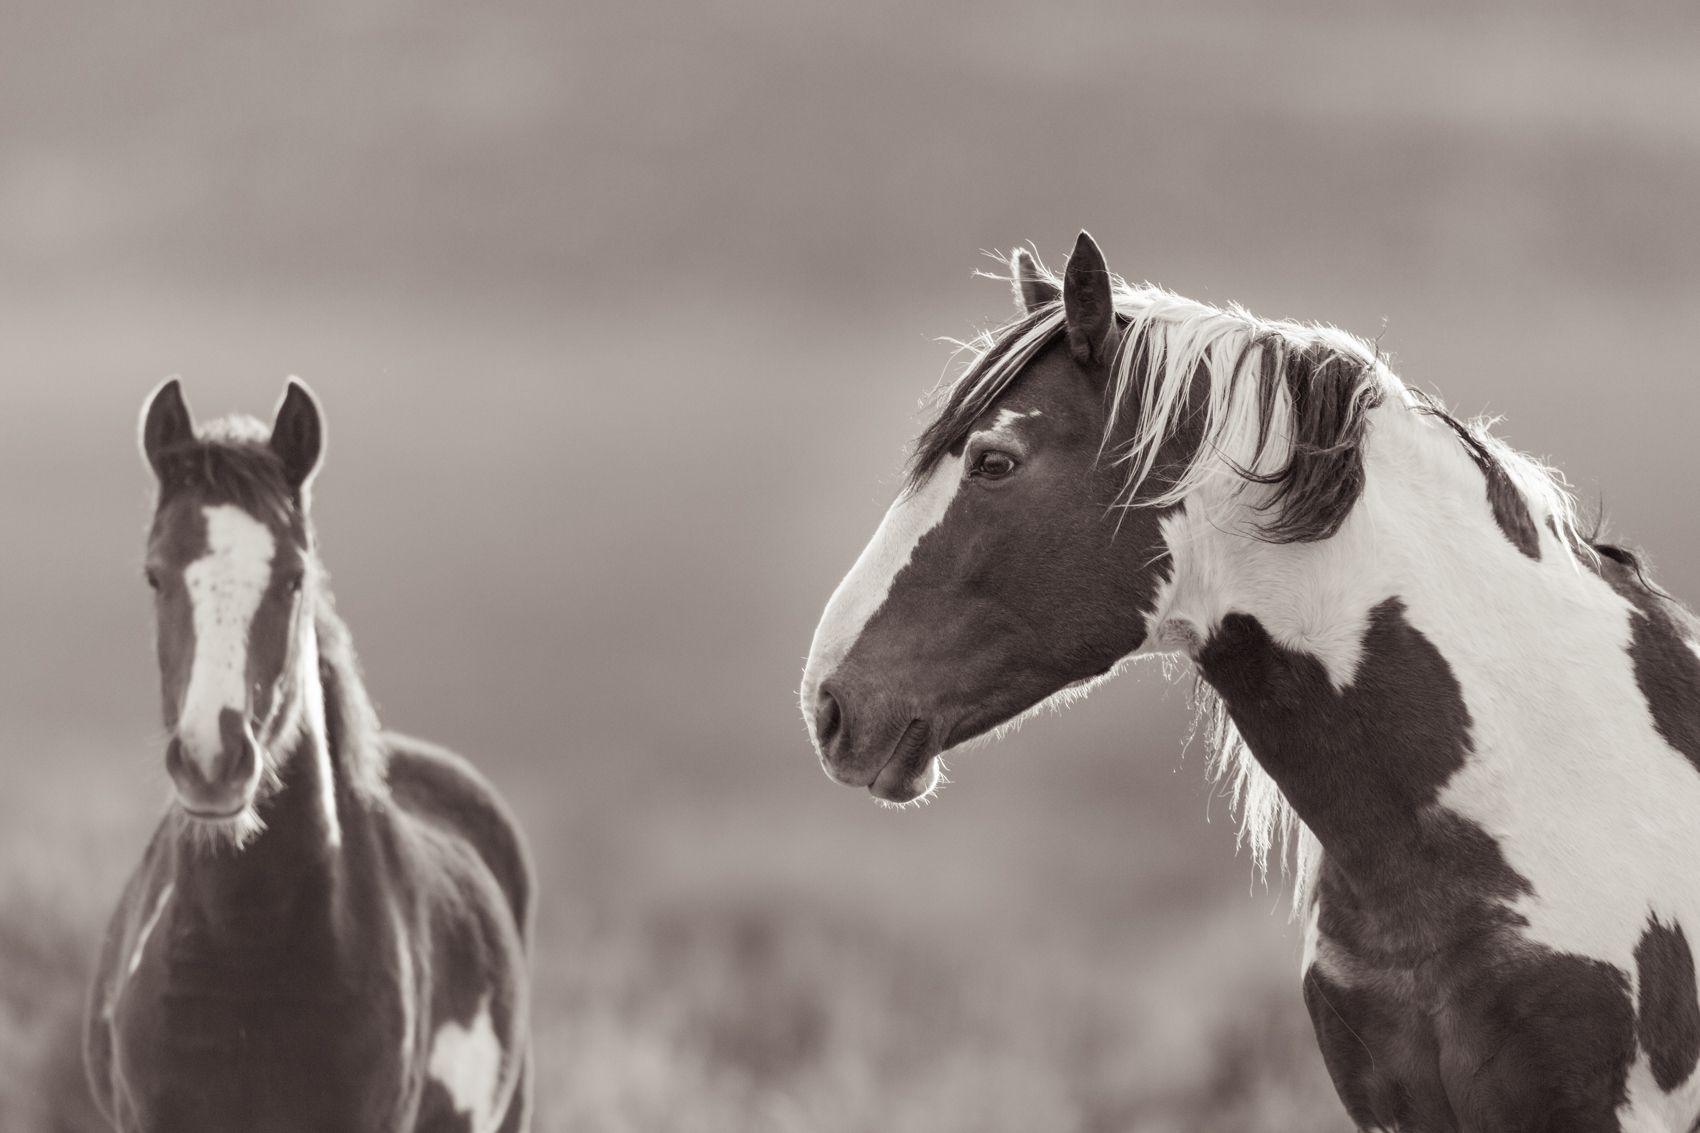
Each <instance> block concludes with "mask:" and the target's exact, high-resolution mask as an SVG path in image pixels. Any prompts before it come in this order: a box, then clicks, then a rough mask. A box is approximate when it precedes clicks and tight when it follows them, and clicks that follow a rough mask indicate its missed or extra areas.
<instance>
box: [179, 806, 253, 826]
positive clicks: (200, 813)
mask: <svg viewBox="0 0 1700 1133" xmlns="http://www.w3.org/2000/svg"><path fill="white" fill-rule="evenodd" d="M247 809H248V808H247V806H246V805H243V806H239V807H237V808H236V809H234V810H224V811H219V810H196V809H195V808H194V807H191V806H186V807H184V808H183V813H184V814H187V815H188V816H189V817H190V818H199V819H201V820H203V821H205V822H221V821H224V820H225V819H230V818H235V817H236V816H237V815H239V814H241V813H242V812H243V811H245V810H247Z"/></svg>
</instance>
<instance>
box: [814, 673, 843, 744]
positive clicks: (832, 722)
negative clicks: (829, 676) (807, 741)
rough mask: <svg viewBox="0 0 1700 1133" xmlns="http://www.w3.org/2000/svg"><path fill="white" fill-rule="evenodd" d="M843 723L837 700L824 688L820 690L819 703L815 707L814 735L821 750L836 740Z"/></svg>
mask: <svg viewBox="0 0 1700 1133" xmlns="http://www.w3.org/2000/svg"><path fill="white" fill-rule="evenodd" d="M843 723H844V713H843V711H842V710H841V709H840V708H839V707H838V698H837V697H835V696H833V695H832V694H831V693H830V692H828V691H826V690H825V689H824V688H823V689H821V691H820V700H819V703H817V704H816V706H815V735H816V737H817V738H818V739H819V740H820V746H821V747H822V748H828V747H831V746H832V741H833V740H835V739H837V738H838V731H839V729H840V728H841V727H842V726H843Z"/></svg>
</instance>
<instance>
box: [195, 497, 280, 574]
mask: <svg viewBox="0 0 1700 1133" xmlns="http://www.w3.org/2000/svg"><path fill="white" fill-rule="evenodd" d="M201 515H202V517H203V519H204V520H205V523H206V528H205V532H206V534H205V545H204V549H203V551H202V553H201V556H200V558H199V559H198V560H197V564H208V565H212V566H215V567H217V568H223V569H224V570H229V571H234V572H240V573H243V574H247V573H249V572H253V571H257V570H258V569H260V568H265V569H266V571H267V573H268V574H269V573H270V568H271V563H272V560H273V559H274V558H275V557H276V556H277V545H278V539H277V533H276V532H275V531H274V530H273V529H272V527H271V525H269V524H267V523H266V522H264V521H263V520H261V519H258V518H256V517H255V516H254V515H253V514H251V513H250V512H248V511H246V510H244V509H242V508H240V507H237V506H236V505H235V504H205V505H203V506H202V507H201Z"/></svg>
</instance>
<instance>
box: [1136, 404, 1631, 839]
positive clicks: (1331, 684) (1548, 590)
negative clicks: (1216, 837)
mask: <svg viewBox="0 0 1700 1133" xmlns="http://www.w3.org/2000/svg"><path fill="white" fill-rule="evenodd" d="M1371 436H1372V439H1371V443H1370V445H1369V446H1368V451H1367V453H1366V468H1365V472H1366V484H1365V490H1364V495H1363V498H1362V499H1361V500H1360V501H1359V503H1358V504H1357V506H1356V507H1355V508H1354V509H1353V512H1352V514H1351V515H1350V516H1349V517H1348V519H1347V520H1346V522H1345V523H1344V525H1343V526H1342V527H1341V528H1340V530H1339V532H1338V533H1337V534H1336V535H1334V536H1333V537H1332V538H1330V539H1327V540H1323V541H1320V542H1315V543H1304V544H1290V545H1276V544H1269V543H1264V542H1259V541H1256V540H1253V539H1248V538H1246V537H1244V535H1243V534H1242V535H1235V534H1232V533H1230V532H1229V531H1225V530H1224V527H1225V526H1227V525H1224V524H1222V523H1221V522H1220V521H1221V518H1222V514H1223V512H1222V510H1221V508H1218V509H1216V510H1214V511H1212V510H1211V509H1208V508H1199V509H1198V510H1197V514H1191V512H1192V509H1190V508H1189V509H1188V511H1187V512H1184V513H1182V514H1181V515H1180V516H1178V517H1176V518H1175V519H1174V520H1173V521H1172V522H1171V523H1170V524H1169V535H1170V545H1171V547H1173V548H1174V549H1175V576H1174V579H1173V581H1172V583H1171V584H1170V586H1169V588H1168V592H1167V593H1166V594H1165V595H1164V597H1163V598H1162V599H1161V600H1160V602H1159V606H1158V610H1157V612H1156V615H1155V617H1154V621H1156V622H1162V621H1166V620H1177V619H1178V620H1180V621H1181V622H1182V623H1183V624H1184V623H1191V624H1190V625H1187V626H1185V631H1184V632H1182V633H1180V634H1179V635H1173V634H1171V635H1170V636H1171V638H1173V637H1175V636H1178V638H1179V639H1181V640H1195V641H1198V642H1200V643H1201V645H1200V647H1199V648H1198V649H1197V651H1196V653H1195V660H1196V661H1197V662H1198V665H1199V669H1200V672H1201V673H1202V675H1203V676H1204V678H1205V679H1206V681H1208V682H1209V683H1210V684H1211V685H1212V686H1213V687H1214V688H1215V689H1216V691H1217V692H1218V693H1219V694H1220V695H1221V696H1222V699H1223V702H1224V705H1225V707H1226V708H1227V710H1228V712H1229V715H1230V716H1231V718H1232V719H1233V721H1234V723H1235V725H1236V726H1237V728H1238V729H1239V731H1240V733H1241V735H1242V737H1243V738H1244V739H1245V741H1246V743H1247V746H1248V747H1249V748H1250V750H1251V752H1252V754H1253V755H1254V756H1255V757H1256V758H1257V760H1258V762H1259V763H1260V764H1261V765H1262V767H1263V769H1264V770H1266V771H1267V772H1268V773H1269V775H1270V776H1271V777H1272V778H1273V779H1274V780H1275V782H1276V784H1277V785H1278V786H1279V787H1280V788H1281V791H1282V794H1283V795H1284V796H1285V798H1286V799H1287V801H1288V802H1289V803H1290V804H1291V805H1292V807H1293V808H1294V810H1295V811H1297V813H1298V815H1299V817H1300V818H1301V819H1303V820H1304V822H1305V823H1306V824H1307V825H1308V826H1309V827H1310V828H1311V830H1312V831H1313V832H1314V833H1315V834H1316V835H1317V837H1318V838H1319V840H1320V841H1321V842H1322V845H1323V848H1324V850H1325V851H1326V852H1327V854H1328V857H1329V858H1330V859H1331V860H1332V861H1334V862H1336V864H1343V865H1344V866H1345V867H1346V868H1348V869H1350V868H1353V866H1354V865H1355V864H1362V865H1365V866H1366V867H1367V866H1372V865H1373V864H1374V863H1376V862H1377V861H1378V860H1381V859H1384V858H1385V857H1386V856H1387V855H1388V853H1389V852H1391V851H1390V847H1396V846H1397V845H1398V844H1399V843H1400V841H1401V840H1402V839H1421V838H1424V837H1426V835H1425V833H1424V830H1425V826H1424V823H1426V822H1428V821H1429V818H1430V817H1432V814H1431V812H1430V810H1425V808H1429V805H1430V804H1433V803H1435V802H1440V803H1442V804H1445V803H1446V802H1447V801H1448V797H1449V796H1448V792H1452V791H1456V790H1460V789H1468V790H1470V791H1471V793H1472V798H1471V810H1472V813H1474V814H1476V815H1477V816H1483V815H1486V816H1489V817H1491V816H1492V814H1494V813H1495V812H1496V811H1503V810H1505V809H1506V808H1510V807H1515V806H1518V805H1520V803H1519V795H1520V794H1521V793H1522V792H1521V791H1520V790H1519V786H1518V784H1519V783H1520V782H1521V781H1522V779H1524V778H1526V777H1527V776H1528V775H1530V774H1535V775H1540V774H1549V775H1550V774H1553V773H1555V772H1556V773H1558V774H1562V771H1561V770H1559V769H1558V767H1557V766H1556V765H1558V764H1562V763H1564V762H1565V761H1567V760H1570V761H1580V760H1583V759H1586V758H1587V757H1588V754H1589V745H1590V744H1592V743H1597V742H1598V740H1599V734H1600V728H1599V716H1600V715H1601V714H1602V713H1605V714H1608V715H1609V713H1610V709H1609V708H1602V706H1601V703H1600V697H1601V694H1600V692H1599V690H1598V689H1597V688H1596V687H1594V686H1593V684H1592V683H1591V682H1592V681H1593V679H1594V677H1595V672H1594V668H1595V667H1594V666H1593V665H1592V662H1593V661H1595V660H1598V659H1599V657H1598V654H1599V653H1601V652H1602V651H1606V650H1610V649H1613V648H1617V649H1618V650H1619V652H1621V644H1622V640H1623V636H1622V634H1623V627H1624V625H1625V624H1626V623H1625V615H1624V604H1623V602H1622V601H1621V599H1619V598H1617V597H1616V595H1615V594H1613V593H1612V591H1611V590H1610V587H1609V586H1607V585H1606V584H1605V583H1603V582H1602V581H1601V580H1600V579H1599V577H1598V576H1597V575H1596V574H1594V572H1592V571H1591V570H1590V569H1589V568H1588V567H1587V566H1585V565H1582V564H1580V563H1578V562H1577V561H1576V560H1575V559H1574V558H1573V557H1572V555H1571V553H1570V550H1569V548H1568V547H1566V546H1565V545H1564V544H1563V543H1562V542H1561V541H1560V538H1559V537H1558V535H1557V534H1555V531H1554V528H1553V527H1552V526H1551V525H1549V524H1548V522H1547V518H1548V517H1547V516H1546V515H1545V514H1543V513H1542V512H1541V511H1539V510H1535V511H1534V512H1533V514H1532V515H1531V516H1530V517H1529V518H1530V519H1531V520H1532V524H1533V526H1534V529H1535V532H1536V534H1537V536H1538V539H1539V548H1538V549H1539V552H1540V557H1539V558H1538V559H1537V558H1534V557H1531V556H1530V555H1529V554H1527V553H1525V552H1524V551H1523V550H1520V549H1519V548H1518V547H1517V546H1516V545H1515V544H1514V542H1513V540H1512V538H1511V537H1509V536H1508V534H1507V531H1506V529H1505V528H1503V527H1502V526H1501V523H1500V521H1499V520H1497V519H1496V517H1495V513H1494V510H1493V509H1492V507H1491V506H1490V504H1489V502H1488V493H1487V484H1486V481H1485V479H1484V475H1483V472H1482V470H1481V469H1480V468H1479V467H1478V466H1477V465H1476V464H1475V462H1474V461H1473V460H1472V459H1471V457H1470V455H1469V453H1468V452H1467V451H1466V450H1465V449H1464V447H1463V446H1462V444H1461V443H1460V442H1459V440H1458V438H1457V436H1456V434H1454V433H1453V432H1451V431H1450V430H1449V429H1448V428H1447V427H1446V426H1445V425H1444V424H1443V423H1441V422H1440V421H1438V420H1436V419H1434V418H1432V417H1429V416H1427V415H1424V414H1421V413H1417V412H1414V411H1413V410H1411V409H1410V408H1409V407H1408V406H1406V405H1404V404H1400V403H1398V402H1390V403H1389V404H1387V405H1384V406H1382V407H1380V408H1379V409H1377V410H1376V411H1375V420H1374V424H1373V431H1372V435H1371ZM1226 506H1228V505H1226V504H1224V505H1223V507H1226ZM1154 628H1157V629H1158V630H1159V636H1162V629H1163V627H1161V626H1155V627H1154ZM1596 750H1597V749H1596ZM1425 816H1426V817H1425Z"/></svg>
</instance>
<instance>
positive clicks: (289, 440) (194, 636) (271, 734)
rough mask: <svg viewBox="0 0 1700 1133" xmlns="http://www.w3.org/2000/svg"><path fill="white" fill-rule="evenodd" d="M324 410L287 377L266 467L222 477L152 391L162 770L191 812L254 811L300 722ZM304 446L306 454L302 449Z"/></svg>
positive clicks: (219, 818) (163, 392)
mask: <svg viewBox="0 0 1700 1133" xmlns="http://www.w3.org/2000/svg"><path fill="white" fill-rule="evenodd" d="M321 435H322V434H321V431H320V429H319V426H318V418H317V409H316V407H314V406H313V404H312V400H311V397H310V396H309V395H307V394H306V392H305V390H304V388H303V387H301V386H299V385H294V384H292V385H291V386H290V393H289V394H288V395H286V397H285V400H284V403H283V405H282V407H281V408H280V410H279V413H278V422H277V425H276V426H275V427H274V429H273V433H272V436H271V438H270V440H266V441H261V440H259V439H257V438H256V440H255V446H256V448H259V447H260V446H261V445H264V446H265V447H268V448H269V449H271V451H272V452H273V453H274V455H275V456H276V461H275V466H274V464H273V463H272V462H270V461H268V462H266V463H265V464H264V465H263V467H264V468H265V470H266V471H267V472H268V473H270V472H271V471H273V470H274V468H275V472H276V476H275V479H273V478H272V477H270V476H269V475H268V476H266V477H263V478H262V479H260V480H256V479H254V478H253V477H252V476H249V477H247V478H244V479H242V480H240V481H237V480H221V477H220V474H219V470H218V469H217V467H216V461H215V460H214V459H213V458H212V457H209V456H208V446H207V445H205V444H204V442H201V441H199V440H198V439H197V438H196V437H195V433H194V427H193V424H192V423H191V420H190V418H189V413H188V409H187V407H186V406H185V405H184V403H183V401H182V396H181V393H180V392H179V391H178V388H177V385H176V383H175V382H170V383H167V385H165V386H163V387H161V389H160V390H159V391H158V392H157V393H156V394H155V395H154V397H153V398H152V399H151V401H150V402H149V405H148V409H147V411H146V413H145V415H144V425H143V431H142V440H143V443H142V447H143V451H144V453H145V454H146V456H147V458H148V461H149V463H150V464H151V465H152V466H153V468H154V469H155V472H156V473H157V474H158V476H159V485H160V491H159V504H158V507H157V509H156V511H155V514H154V521H153V526H152V529H151V531H150V533H149V538H148V549H147V579H148V583H149V585H150V586H151V587H152V588H153V591H154V596H155V609H156V614H157V620H158V625H157V646H158V653H159V666H160V692H161V698H162V703H163V712H164V719H165V725H166V728H167V730H168V732H169V734H170V739H169V741H168V743H167V746H166V755H165V762H166V770H167V772H168V773H169V774H170V776H171V781H172V785H173V787H174V789H175V791H176V794H177V802H178V805H179V807H180V808H181V809H182V811H183V812H184V813H185V814H187V815H188V816H189V817H191V818H194V819H200V820H204V821H208V822H230V821H233V820H239V819H241V818H243V817H244V816H251V814H252V807H253V805H254V802H255V799H256V796H257V794H258V792H259V790H260V786H261V783H262V781H263V778H264V776H265V773H266V771H267V770H268V769H269V768H271V767H273V760H274V754H273V753H272V752H271V751H270V750H269V747H270V746H273V745H275V744H276V743H277V742H278V741H279V740H280V739H285V738H287V733H288V732H289V731H290V730H291V729H292V727H293V725H294V724H295V722H296V717H295V712H296V708H297V705H296V703H295V701H296V698H295V697H294V696H293V693H294V691H295V688H294V686H295V684H296V680H295V678H296V675H297V673H296V671H297V669H298V668H299V666H298V665H297V664H296V662H297V661H299V660H300V650H301V648H302V644H301V643H302V642H303V641H304V640H310V635H309V633H308V631H309V629H310V621H309V619H310V618H311V612H310V611H309V610H308V609H307V606H308V600H307V598H306V597H304V595H306V594H308V593H310V589H311V588H309V587H307V586H305V585H304V582H305V581H306V576H307V572H308V571H309V570H311V569H312V558H311V555H310V553H309V550H308V535H307V524H306V517H305V513H304V506H303V505H304V500H305V495H304V488H305V484H306V476H301V477H299V478H297V477H296V476H295V475H294V473H293V472H292V471H291V470H292V469H301V468H305V469H306V470H307V474H308V475H310V474H311V470H312V468H313V466H314V465H315V464H316V461H317V449H318V445H319V439H318V438H319V437H320V436H321ZM303 441H305V443H306V444H308V445H309V446H310V447H311V450H312V451H311V453H310V454H304V453H303V452H301V451H298V446H299V445H300V444H302V443H303Z"/></svg>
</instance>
